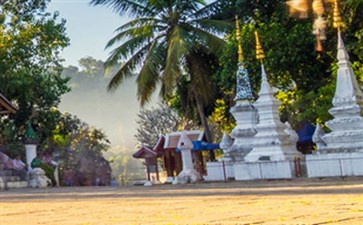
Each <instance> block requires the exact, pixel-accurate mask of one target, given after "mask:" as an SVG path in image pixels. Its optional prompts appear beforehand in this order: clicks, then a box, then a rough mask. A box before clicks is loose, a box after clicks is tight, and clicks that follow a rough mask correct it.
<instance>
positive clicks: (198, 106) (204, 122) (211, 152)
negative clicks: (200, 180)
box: [195, 95, 215, 161]
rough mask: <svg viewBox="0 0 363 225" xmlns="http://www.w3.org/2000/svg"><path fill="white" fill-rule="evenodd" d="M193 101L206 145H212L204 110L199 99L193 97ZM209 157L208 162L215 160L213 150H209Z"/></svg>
mask: <svg viewBox="0 0 363 225" xmlns="http://www.w3.org/2000/svg"><path fill="white" fill-rule="evenodd" d="M195 101H196V103H197V108H198V113H199V117H200V120H201V122H202V126H203V127H204V132H205V136H206V138H207V142H208V143H213V135H212V132H211V131H210V129H209V125H208V121H207V118H206V116H205V113H204V108H203V105H202V102H201V100H200V98H199V97H198V96H197V95H196V97H195ZM209 155H210V160H211V161H214V160H215V155H214V150H210V151H209Z"/></svg>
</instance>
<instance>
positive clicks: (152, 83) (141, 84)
mask: <svg viewBox="0 0 363 225" xmlns="http://www.w3.org/2000/svg"><path fill="white" fill-rule="evenodd" d="M158 48H160V45H159V44H158V43H157V42H156V41H155V42H154V43H153V44H152V45H151V46H150V49H149V51H148V54H147V55H146V57H145V61H144V64H143V66H142V68H141V70H140V73H139V75H138V77H137V85H138V88H137V97H138V99H139V101H140V104H141V106H144V104H145V103H147V102H148V101H149V100H150V97H151V95H152V94H153V93H154V91H155V89H156V86H157V84H158V82H159V74H160V65H161V64H162V62H163V58H162V57H161V55H160V54H159V49H158Z"/></svg>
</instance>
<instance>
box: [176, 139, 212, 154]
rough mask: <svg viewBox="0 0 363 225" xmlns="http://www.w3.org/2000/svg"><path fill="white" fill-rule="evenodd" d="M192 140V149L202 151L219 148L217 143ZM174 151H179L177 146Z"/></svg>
mask: <svg viewBox="0 0 363 225" xmlns="http://www.w3.org/2000/svg"><path fill="white" fill-rule="evenodd" d="M192 142H193V149H192V151H202V150H214V149H219V143H212V144H210V143H207V142H204V141H192ZM176 152H180V149H179V148H177V149H176Z"/></svg>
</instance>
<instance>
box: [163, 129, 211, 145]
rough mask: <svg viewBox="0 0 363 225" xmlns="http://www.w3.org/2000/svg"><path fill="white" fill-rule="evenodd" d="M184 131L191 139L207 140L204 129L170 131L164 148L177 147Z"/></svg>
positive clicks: (166, 136)
mask: <svg viewBox="0 0 363 225" xmlns="http://www.w3.org/2000/svg"><path fill="white" fill-rule="evenodd" d="M182 132H185V133H186V135H187V136H188V138H189V139H190V140H191V141H205V139H206V138H205V134H204V131H200V130H191V131H179V132H174V133H169V134H166V135H165V142H164V146H163V148H164V149H170V148H172V149H174V148H177V147H178V143H179V139H180V136H181V134H182Z"/></svg>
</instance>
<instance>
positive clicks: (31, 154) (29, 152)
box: [25, 144, 37, 171]
mask: <svg viewBox="0 0 363 225" xmlns="http://www.w3.org/2000/svg"><path fill="white" fill-rule="evenodd" d="M25 150H26V164H27V165H28V171H31V169H32V168H31V166H30V164H31V162H32V161H33V159H34V158H35V157H37V145H35V144H26V145H25Z"/></svg>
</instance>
